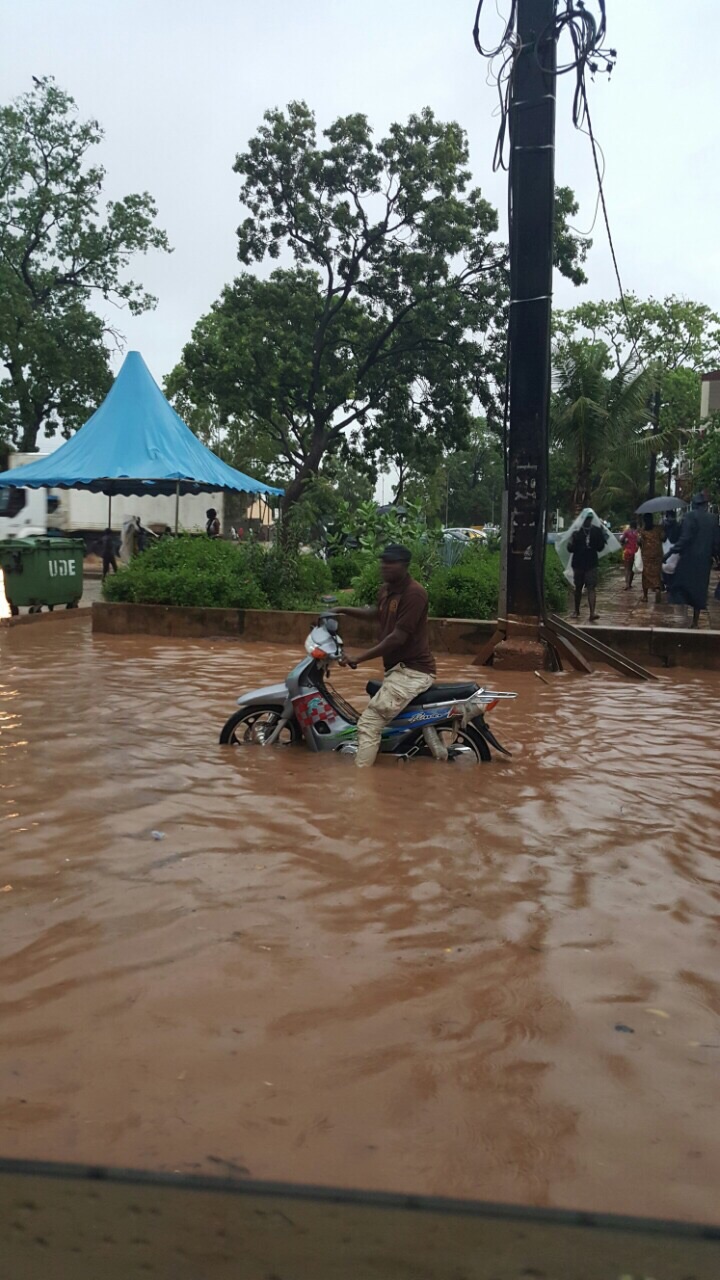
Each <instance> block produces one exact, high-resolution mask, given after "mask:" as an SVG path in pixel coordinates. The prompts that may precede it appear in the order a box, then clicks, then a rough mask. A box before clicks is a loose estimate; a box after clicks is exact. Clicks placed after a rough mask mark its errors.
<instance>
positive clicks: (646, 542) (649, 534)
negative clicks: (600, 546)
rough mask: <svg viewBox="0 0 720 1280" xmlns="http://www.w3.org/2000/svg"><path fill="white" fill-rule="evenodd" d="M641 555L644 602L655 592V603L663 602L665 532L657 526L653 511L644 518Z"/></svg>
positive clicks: (648, 512)
mask: <svg viewBox="0 0 720 1280" xmlns="http://www.w3.org/2000/svg"><path fill="white" fill-rule="evenodd" d="M640 553H641V555H642V562H643V567H642V591H643V600H647V598H648V592H650V591H654V592H655V603H656V604H660V602H661V600H662V596H661V594H660V593H661V591H662V577H661V574H662V563H663V531H662V527H661V526H660V525H659V524H655V522H654V520H653V515H652V512H651V511H646V512H645V515H644V516H643V527H642V531H641V533H640Z"/></svg>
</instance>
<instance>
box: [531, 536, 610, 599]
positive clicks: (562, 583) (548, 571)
mask: <svg viewBox="0 0 720 1280" xmlns="http://www.w3.org/2000/svg"><path fill="white" fill-rule="evenodd" d="M600 563H601V564H602V560H601V561H600ZM567 602H568V580H567V578H566V577H565V574H564V573H563V567H562V564H561V563H560V557H559V555H558V554H557V551H555V549H554V548H553V547H548V549H547V554H546V556H545V605H546V607H547V608H548V609H549V610H550V611H551V612H553V613H555V612H557V611H558V610H559V611H561V612H564V611H565V609H567Z"/></svg>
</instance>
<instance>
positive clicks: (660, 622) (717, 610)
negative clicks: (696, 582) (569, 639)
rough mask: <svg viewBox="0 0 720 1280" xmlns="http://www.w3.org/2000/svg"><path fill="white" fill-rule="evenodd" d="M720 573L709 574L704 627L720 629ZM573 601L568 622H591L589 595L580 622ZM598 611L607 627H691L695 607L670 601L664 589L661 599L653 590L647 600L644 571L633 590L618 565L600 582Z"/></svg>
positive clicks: (702, 627) (701, 621)
mask: <svg viewBox="0 0 720 1280" xmlns="http://www.w3.org/2000/svg"><path fill="white" fill-rule="evenodd" d="M717 582H718V574H717V573H716V571H715V570H713V572H712V573H711V575H710V592H709V595H708V604H707V609H704V610H703V611H702V612H701V614H700V621H699V627H700V630H702V631H708V630H710V631H720V600H716V599H715V587H716V585H717ZM572 608H573V605H572V600H571V599H569V602H568V610H567V613H566V615H565V616H566V618H567V621H568V622H572V623H573V624H575V623H577V625H578V626H581V627H584V626H587V625H588V624H589V618H588V613H589V609H588V603H587V596H584V597H583V603H582V609H581V615H582V616H581V618H580V621H579V622H577V620H576V619H574V618H573V617H572V614H571V611H572ZM597 608H598V613H599V615H600V622H599V625H600V626H606V627H688V626H689V625H690V623H691V622H692V609H685V608H684V607H683V606H682V605H675V604H668V601H667V596H666V595H665V593H664V592H663V593H662V596H661V601H660V603H659V604H658V603H656V601H655V596H654V594H653V593H652V592H651V593H650V596H649V598H648V600H643V595H642V585H641V575H640V574H636V575H635V580H634V582H633V585H632V587H631V588H630V590H627V589H626V586H625V575H624V572H623V570H622V567H620V566H618V567H615V566H613V568H612V569H611V570H610V571H609V572H607V573H606V574H605V575H604V576H603V577H602V578H601V579H600V583H599V585H598V601H597Z"/></svg>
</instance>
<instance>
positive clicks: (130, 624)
mask: <svg viewBox="0 0 720 1280" xmlns="http://www.w3.org/2000/svg"><path fill="white" fill-rule="evenodd" d="M317 619H318V615H317V613H291V612H284V611H282V610H278V609H183V608H179V607H176V606H171V605H159V604H107V603H104V602H103V603H101V604H94V605H93V609H92V622H93V631H97V632H104V633H105V634H106V635H107V634H109V635H128V634H132V633H134V634H136V635H153V636H172V637H181V636H186V637H187V636H189V637H194V638H199V637H201V636H237V637H238V639H240V638H242V639H243V640H264V641H265V642H266V643H268V644H297V645H303V644H304V643H305V639H306V637H307V635H308V632H309V631H310V630H311V629H312V627H314V625H315V623H316V622H317ZM494 630H495V624H494V623H493V622H475V621H468V620H465V619H461V618H447V619H446V618H431V619H430V643H431V645H432V647H433V649H434V650H435V652H436V653H465V654H467V653H476V652H477V650H478V649H479V648H480V645H481V644H483V643H484V642H485V640H487V638H488V636H491V635H492V633H493V631H494ZM342 632H343V638H344V639H345V640H347V641H348V642H349V643H350V644H352V645H357V644H367V645H370V644H372V643H373V642H374V640H375V638H376V633H375V625H374V623H372V622H364V621H363V620H362V619H359V618H343V623H342Z"/></svg>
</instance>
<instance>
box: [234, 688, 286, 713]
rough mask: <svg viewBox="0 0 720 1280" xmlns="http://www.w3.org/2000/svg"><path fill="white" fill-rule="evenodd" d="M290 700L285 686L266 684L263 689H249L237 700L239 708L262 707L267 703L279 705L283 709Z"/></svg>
mask: <svg viewBox="0 0 720 1280" xmlns="http://www.w3.org/2000/svg"><path fill="white" fill-rule="evenodd" d="M289 700H290V695H289V693H288V687H287V685H286V684H268V685H265V688H264V689H250V690H249V691H248V692H247V693H242V694H241V695H240V697H239V698H238V700H237V701H238V706H239V707H262V706H266V705H267V704H268V703H269V702H274V703H279V704H281V705H282V706H283V707H284V706H285V704H286V703H287V702H289Z"/></svg>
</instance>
